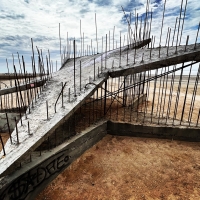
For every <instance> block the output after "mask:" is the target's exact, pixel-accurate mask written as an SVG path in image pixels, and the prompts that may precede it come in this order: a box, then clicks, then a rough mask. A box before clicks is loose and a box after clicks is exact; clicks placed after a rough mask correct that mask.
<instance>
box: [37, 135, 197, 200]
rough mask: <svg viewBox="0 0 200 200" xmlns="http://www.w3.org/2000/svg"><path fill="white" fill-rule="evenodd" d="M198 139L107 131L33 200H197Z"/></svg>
mask: <svg viewBox="0 0 200 200" xmlns="http://www.w3.org/2000/svg"><path fill="white" fill-rule="evenodd" d="M199 151H200V146H199V143H195V142H194V143H192V142H190V143H189V142H183V141H171V140H161V139H149V138H148V139H147V138H131V137H121V136H120V137H119V136H118V137H116V136H111V135H107V136H106V137H104V138H103V139H102V140H101V141H100V142H98V143H97V144H96V145H94V146H93V147H92V148H91V149H89V150H88V151H86V152H85V153H84V154H83V155H82V156H81V157H80V158H79V159H77V160H76V161H75V162H74V163H72V165H70V166H69V167H68V168H67V169H66V170H65V171H64V172H62V173H61V174H60V175H59V176H58V177H57V178H56V179H55V180H54V181H53V182H51V183H50V185H49V186H48V187H47V188H46V189H45V190H44V191H43V192H41V193H40V194H39V195H38V197H37V198H36V200H44V199H46V200H48V199H49V200H50V199H51V200H53V199H59V200H65V199H67V200H70V199H71V200H72V199H73V200H76V199H77V200H79V199H80V200H81V199H84V200H85V199H102V200H103V199H105V200H111V199H113V200H114V199H116V200H118V199H119V200H123V199H124V200H128V199H196V200H198V199H200V156H199Z"/></svg>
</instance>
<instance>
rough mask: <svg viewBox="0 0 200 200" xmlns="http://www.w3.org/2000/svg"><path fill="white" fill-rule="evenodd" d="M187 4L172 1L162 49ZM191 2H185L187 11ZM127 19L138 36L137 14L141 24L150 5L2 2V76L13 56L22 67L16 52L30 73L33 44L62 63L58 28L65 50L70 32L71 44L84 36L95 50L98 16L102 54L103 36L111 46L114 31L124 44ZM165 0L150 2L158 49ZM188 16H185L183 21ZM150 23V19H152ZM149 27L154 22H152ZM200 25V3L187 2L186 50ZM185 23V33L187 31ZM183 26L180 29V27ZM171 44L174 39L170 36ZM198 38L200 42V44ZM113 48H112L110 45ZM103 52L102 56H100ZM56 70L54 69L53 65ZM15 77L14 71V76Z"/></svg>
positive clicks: (82, 0)
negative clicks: (22, 56)
mask: <svg viewBox="0 0 200 200" xmlns="http://www.w3.org/2000/svg"><path fill="white" fill-rule="evenodd" d="M181 1H182V0H167V1H166V11H165V18H164V26H163V27H164V28H163V37H162V39H163V40H162V44H165V38H166V35H167V30H168V27H170V28H171V34H172V33H173V31H174V25H175V22H176V17H179V13H180V8H181ZM185 3H186V0H183V11H184V9H185ZM121 6H122V7H123V8H124V10H125V12H126V14H130V12H131V13H132V19H131V21H132V24H131V26H132V30H133V31H134V23H135V22H134V20H135V9H136V13H138V16H139V19H141V17H142V18H143V19H144V18H145V12H146V0H107V1H105V0H79V1H73V0H56V1H52V0H15V1H13V0H1V1H0V72H6V71H7V69H6V58H7V59H8V61H9V68H10V70H11V69H13V67H12V54H13V55H14V57H15V64H16V65H18V61H17V52H19V54H20V57H21V55H24V57H25V62H26V64H27V68H30V62H31V38H33V41H34V47H35V46H38V47H39V49H42V50H43V52H44V54H46V53H47V50H48V49H49V50H50V52H51V58H52V60H53V63H55V61H56V60H58V66H59V63H60V59H59V51H60V50H59V48H60V46H59V45H60V43H59V23H60V27H61V37H62V46H64V45H66V38H67V32H68V37H69V38H75V39H76V40H77V44H79V43H78V42H79V41H80V20H81V30H82V34H83V33H84V37H85V47H86V44H90V43H91V39H92V40H93V46H94V47H96V46H95V45H96V43H95V38H96V28H95V13H96V19H97V32H98V40H99V49H100V48H101V39H102V36H103V37H104V38H105V36H106V34H109V31H110V35H111V36H110V37H111V40H112V34H113V28H114V26H115V40H117V41H118V42H119V36H120V31H121V34H122V38H124V35H127V21H126V19H125V17H124V14H123V11H122V7H121ZM163 7H164V0H163V1H162V0H151V2H150V6H149V11H151V10H152V12H153V15H152V16H153V20H152V32H151V35H154V36H156V44H158V43H159V37H160V32H161V25H162V15H163ZM183 14H184V12H182V17H183ZM149 17H150V14H149ZM149 21H150V20H149ZM199 21H200V2H199V0H188V2H187V10H186V16H185V22H184V29H183V37H182V43H183V44H185V41H186V37H187V35H190V39H189V43H194V42H195V38H196V34H197V29H198V24H199ZM182 22H183V21H182V20H181V21H180V27H181V26H182ZM177 26H178V25H177ZM171 38H172V36H171ZM199 38H200V37H198V42H200V39H199ZM111 46H112V45H111ZM99 52H101V50H99ZM54 66H55V64H54ZM11 71H12V70H11Z"/></svg>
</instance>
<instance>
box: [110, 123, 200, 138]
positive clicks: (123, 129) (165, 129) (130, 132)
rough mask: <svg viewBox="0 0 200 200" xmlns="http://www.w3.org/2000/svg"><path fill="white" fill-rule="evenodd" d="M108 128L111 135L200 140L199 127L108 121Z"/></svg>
mask: <svg viewBox="0 0 200 200" xmlns="http://www.w3.org/2000/svg"><path fill="white" fill-rule="evenodd" d="M107 128H108V130H107V133H108V134H111V135H119V136H134V137H149V138H163V139H174V140H185V141H193V142H199V141H200V130H199V129H197V128H187V127H183V126H180V127H177V126H176V127H169V126H156V125H154V126H150V125H149V126H147V125H135V124H129V123H123V122H122V123H120V122H112V121H108V124H107Z"/></svg>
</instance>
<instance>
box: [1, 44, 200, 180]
mask: <svg viewBox="0 0 200 200" xmlns="http://www.w3.org/2000/svg"><path fill="white" fill-rule="evenodd" d="M141 44H142V42H141V43H138V45H141ZM143 44H147V43H143ZM185 49H186V50H185ZM159 55H160V56H159ZM189 61H196V62H199V61H200V45H199V44H196V48H194V45H188V46H187V47H185V46H179V47H177V51H176V47H169V48H167V47H161V48H160V49H159V48H155V49H148V48H146V47H145V48H143V49H137V50H136V48H133V49H127V48H125V47H124V48H120V49H116V50H113V51H109V52H105V53H103V54H97V55H92V56H87V57H81V58H76V59H75V60H74V59H70V60H68V61H67V62H66V63H65V65H64V66H63V67H62V69H61V70H60V71H58V72H56V73H54V74H53V77H52V78H51V79H50V80H49V81H48V82H47V85H46V87H45V88H44V90H43V91H42V93H41V94H40V97H39V98H38V99H37V100H36V102H34V107H33V108H31V112H30V114H29V113H28V112H27V113H26V115H24V116H23V117H22V125H21V124H20V123H18V125H17V128H16V129H15V130H14V131H13V133H12V141H13V144H11V143H10V141H9V140H8V142H7V143H6V145H5V150H6V155H5V156H4V155H3V151H2V152H1V154H0V176H1V177H2V176H4V175H6V174H9V173H10V172H12V171H13V170H14V169H15V168H16V166H18V165H19V164H20V162H21V161H22V160H23V159H24V158H25V157H26V156H28V155H29V154H30V153H31V152H32V151H34V150H35V149H36V148H37V147H38V146H39V145H40V144H41V143H42V142H43V141H44V140H45V139H46V138H47V137H48V136H49V135H51V134H52V133H53V132H54V131H55V130H56V128H58V127H59V126H60V125H61V124H62V123H63V121H65V120H67V119H68V118H69V117H70V116H71V115H72V114H73V113H74V112H75V111H76V110H77V109H78V108H79V107H80V106H81V104H82V103H83V101H84V100H85V99H86V98H87V97H90V96H91V95H92V94H93V93H94V92H95V91H96V90H97V89H98V87H99V86H100V85H101V84H102V83H104V82H105V81H106V80H107V79H108V77H109V76H111V77H119V76H126V75H129V74H134V73H137V72H142V71H147V70H150V69H157V68H162V67H163V66H169V65H172V64H173V65H175V64H179V63H183V62H189ZM74 69H75V70H74ZM88 83H90V84H88ZM86 85H87V87H85V86H86Z"/></svg>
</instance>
